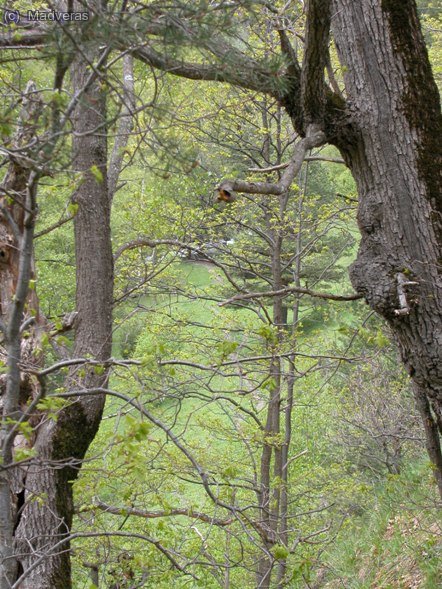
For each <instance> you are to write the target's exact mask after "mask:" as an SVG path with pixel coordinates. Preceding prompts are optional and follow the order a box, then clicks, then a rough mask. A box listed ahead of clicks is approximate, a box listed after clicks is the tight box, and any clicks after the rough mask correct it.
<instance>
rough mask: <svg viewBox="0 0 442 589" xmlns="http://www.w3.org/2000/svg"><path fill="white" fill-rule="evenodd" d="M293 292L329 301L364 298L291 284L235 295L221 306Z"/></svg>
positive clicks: (358, 295) (286, 294) (357, 295)
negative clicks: (279, 287) (286, 286)
mask: <svg viewBox="0 0 442 589" xmlns="http://www.w3.org/2000/svg"><path fill="white" fill-rule="evenodd" d="M293 293H298V294H305V295H308V296H310V297H313V298H316V299H325V300H329V301H357V300H360V299H362V298H364V297H363V296H362V295H360V294H357V293H355V294H351V295H335V294H331V293H324V292H317V291H314V290H310V289H309V288H302V287H300V286H290V287H288V288H281V289H280V290H270V291H267V292H250V293H247V294H239V295H235V296H234V297H232V298H230V299H228V300H227V301H224V302H222V303H219V306H220V307H224V306H225V305H230V304H231V303H234V302H235V301H244V300H247V299H262V298H265V297H281V296H288V295H290V294H293Z"/></svg>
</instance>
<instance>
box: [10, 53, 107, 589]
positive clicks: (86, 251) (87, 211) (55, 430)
mask: <svg viewBox="0 0 442 589" xmlns="http://www.w3.org/2000/svg"><path fill="white" fill-rule="evenodd" d="M93 57H94V56H93V55H89V58H90V59H91V60H92V59H93ZM90 72H91V70H90V68H89V66H88V63H87V62H86V60H84V59H82V58H79V59H78V60H77V62H76V63H75V64H74V67H73V69H72V82H73V92H74V93H77V92H78V91H79V90H80V89H82V88H84V87H85V84H86V81H87V79H88V77H89V76H90ZM73 154H74V159H73V167H74V169H75V170H77V171H81V172H82V173H83V182H82V183H81V184H80V186H79V188H78V189H77V191H76V194H75V198H74V201H75V202H76V203H77V204H78V212H77V214H76V216H75V220H74V224H75V249H76V260H77V294H76V300H77V305H76V310H77V312H78V316H77V321H76V332H75V344H74V351H73V354H74V357H85V356H90V357H93V358H95V359H98V360H106V359H108V358H109V357H110V353H111V335H112V330H111V327H112V326H111V313H112V286H113V261H112V249H111V240H110V205H109V198H108V190H107V177H106V163H107V150H106V130H105V95H104V92H103V91H102V90H101V89H100V82H99V81H96V82H94V83H92V84H90V85H89V86H87V89H86V91H85V92H84V93H83V94H82V96H81V98H80V102H79V104H78V105H77V108H76V111H75V113H74V119H73ZM91 168H92V171H91ZM98 171H99V172H98ZM100 176H101V178H100ZM105 380H106V375H105V374H103V375H98V374H96V373H95V372H94V371H93V370H89V369H88V370H86V374H84V372H82V371H81V370H77V371H72V372H71V374H70V375H69V378H68V383H67V386H68V387H71V388H72V387H75V388H82V387H84V388H89V387H97V386H102V385H103V384H104V382H105ZM103 407H104V398H103V397H101V396H90V397H82V398H81V399H77V400H75V402H73V403H70V404H69V406H67V407H66V408H65V409H63V410H62V411H61V413H60V415H59V417H58V419H57V421H55V422H54V421H51V420H47V421H46V422H45V423H44V424H43V425H42V426H40V428H39V429H38V431H37V439H36V442H35V449H36V450H37V457H38V459H42V460H45V459H47V460H50V461H60V464H61V465H62V467H61V468H59V467H57V468H54V467H53V466H48V465H46V466H45V465H43V466H42V465H35V466H33V467H30V468H29V471H28V474H27V477H26V505H25V507H24V509H23V512H22V515H21V518H20V521H19V525H18V529H17V531H16V540H17V553H18V554H19V555H20V556H19V560H20V564H21V570H22V571H24V573H25V575H24V578H23V581H22V583H21V584H20V589H69V588H70V587H71V583H72V580H71V571H70V554H69V541H68V539H67V540H66V542H65V543H63V544H61V545H60V544H59V543H60V540H63V539H64V538H65V537H66V538H67V537H68V535H69V532H70V528H71V523H72V515H73V503H72V481H73V480H74V479H75V478H76V476H77V474H78V470H79V468H80V466H81V460H82V459H83V457H84V455H85V453H86V451H87V449H88V446H89V444H90V443H91V441H92V440H93V438H94V436H95V434H96V432H97V429H98V427H99V424H100V420H101V416H102V411H103ZM63 465H64V466H63ZM36 499H38V500H36ZM57 544H58V546H57V548H54V547H55V546H56V545H57ZM41 556H42V557H43V558H41V560H40V561H39V559H40V557H41ZM38 561H39V562H38ZM37 562H38V564H37ZM36 564H37V566H36ZM27 571H30V572H29V574H26V572H27Z"/></svg>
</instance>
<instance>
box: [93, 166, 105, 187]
mask: <svg viewBox="0 0 442 589" xmlns="http://www.w3.org/2000/svg"><path fill="white" fill-rule="evenodd" d="M90 171H91V174H92V176H93V177H94V178H95V180H96V181H97V182H98V183H99V184H102V182H103V173H102V171H101V170H100V169H99V168H98V166H96V165H93V166H91V167H90Z"/></svg>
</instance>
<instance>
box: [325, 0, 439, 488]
mask: <svg viewBox="0 0 442 589" xmlns="http://www.w3.org/2000/svg"><path fill="white" fill-rule="evenodd" d="M333 15H334V16H333V19H332V27H333V31H334V37H335V40H336V45H337V48H338V53H339V57H340V60H341V62H342V64H343V65H344V66H345V71H346V73H345V84H346V89H347V94H348V102H349V105H350V109H351V116H352V121H353V129H354V132H355V139H356V140H355V141H354V143H353V144H352V145H348V144H347V145H342V144H341V145H338V146H339V147H340V148H341V151H342V153H343V155H344V157H345V159H346V161H347V163H348V165H349V167H350V168H351V171H352V173H353V176H354V178H355V180H356V183H357V187H358V193H359V212H358V223H359V228H360V231H361V237H362V239H361V244H360V248H359V253H358V257H357V260H356V262H355V263H354V264H353V266H352V268H351V280H352V283H353V286H354V287H355V289H356V290H357V291H358V292H359V293H361V294H363V295H364V297H365V298H366V300H367V302H368V304H369V305H370V306H371V307H372V308H373V309H375V310H376V311H377V312H378V313H379V314H381V315H382V316H383V317H384V318H385V319H386V320H387V321H388V323H389V324H390V326H391V328H392V330H393V333H394V335H395V337H396V340H397V342H398V344H399V347H400V350H401V355H402V359H403V362H404V364H405V366H406V368H407V370H408V372H409V374H410V377H411V378H412V379H413V383H414V388H415V390H416V391H417V396H418V398H422V399H426V400H427V404H428V407H429V413H428V415H427V419H430V418H431V419H433V420H434V422H435V423H437V420H438V419H439V420H440V416H441V414H442V288H441V287H442V284H441V265H440V262H441V260H440V252H441V246H442V231H441V227H442V224H441V220H442V197H441V189H442V176H441V163H442V146H441V143H440V137H441V134H442V116H441V110H440V102H439V94H438V91H437V87H436V85H435V82H434V79H433V76H432V72H431V67H430V64H429V60H428V55H427V52H426V48H425V44H424V40H423V37H422V33H421V30H420V25H419V21H418V18H417V11H416V6H415V3H414V2H413V1H411V0H400V1H399V0H396V1H395V0H361V1H360V2H353V1H352V0H334V10H333ZM401 275H405V276H406V277H407V278H408V285H406V286H405V291H406V292H405V296H406V305H405V306H404V303H403V301H402V302H401V300H400V295H401V291H400V288H399V286H400V282H401ZM433 415H434V417H433ZM430 431H432V432H434V431H435V428H434V427H430V428H426V432H427V437H428V435H429V432H430ZM428 445H429V446H431V447H432V448H433V451H432V452H433V453H432V460H433V463H434V464H435V468H438V464H439V465H440V464H441V458H440V455H441V450H440V440H439V439H437V440H436V439H434V435H433V439H431V440H428ZM440 480H441V477H440V476H439V477H438V483H439V491H440V493H441V496H442V485H441V483H440Z"/></svg>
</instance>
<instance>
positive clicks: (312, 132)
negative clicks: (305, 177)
mask: <svg viewBox="0 0 442 589" xmlns="http://www.w3.org/2000/svg"><path fill="white" fill-rule="evenodd" d="M325 141H326V136H325V134H324V133H323V132H322V131H321V130H319V128H318V127H317V125H310V126H309V128H308V129H307V135H306V136H305V137H302V138H301V139H299V141H298V142H297V143H296V145H295V151H294V154H293V157H292V160H291V161H290V162H289V163H288V165H287V168H286V170H285V172H284V174H283V175H282V178H281V180H280V181H279V182H278V183H270V182H246V181H244V180H232V181H225V182H223V183H222V184H221V186H220V189H228V190H229V192H244V193H248V194H269V195H270V194H272V195H280V194H284V193H286V192H287V191H288V190H289V188H290V185H291V184H292V182H293V180H294V179H295V178H296V176H297V175H298V174H299V171H300V169H301V166H302V164H303V162H304V160H305V157H306V154H307V151H308V150H309V149H312V148H313V147H319V146H320V145H323V144H324V143H325Z"/></svg>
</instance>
